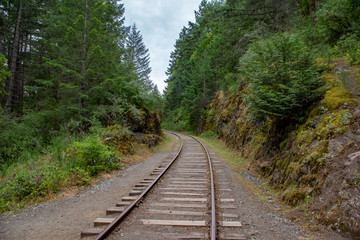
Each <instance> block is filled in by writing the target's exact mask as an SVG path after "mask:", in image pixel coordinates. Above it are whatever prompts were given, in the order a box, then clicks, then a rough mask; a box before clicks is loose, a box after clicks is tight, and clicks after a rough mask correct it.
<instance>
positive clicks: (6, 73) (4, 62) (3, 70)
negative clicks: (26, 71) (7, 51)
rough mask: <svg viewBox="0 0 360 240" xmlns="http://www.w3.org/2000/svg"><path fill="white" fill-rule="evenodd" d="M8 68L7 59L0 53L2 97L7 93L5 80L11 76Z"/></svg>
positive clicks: (0, 90) (0, 91)
mask: <svg viewBox="0 0 360 240" xmlns="http://www.w3.org/2000/svg"><path fill="white" fill-rule="evenodd" d="M7 67H8V66H7V59H6V58H5V56H4V55H3V54H2V53H0V96H1V95H3V94H4V93H5V89H4V87H5V79H6V78H7V77H8V76H10V72H9V71H8V69H7Z"/></svg>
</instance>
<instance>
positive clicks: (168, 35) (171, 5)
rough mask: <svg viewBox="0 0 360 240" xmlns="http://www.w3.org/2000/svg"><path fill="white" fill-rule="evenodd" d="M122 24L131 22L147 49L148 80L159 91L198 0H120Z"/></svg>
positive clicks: (191, 18)
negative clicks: (122, 4)
mask: <svg viewBox="0 0 360 240" xmlns="http://www.w3.org/2000/svg"><path fill="white" fill-rule="evenodd" d="M121 2H122V3H124V6H125V24H126V25H128V26H130V25H133V24H134V22H135V23H136V26H137V27H138V30H140V32H141V34H142V36H143V40H144V43H145V45H146V46H147V47H148V48H149V50H150V58H151V63H150V65H151V68H152V73H151V79H152V80H153V81H154V83H155V84H156V85H158V88H159V90H160V92H162V91H163V90H164V88H165V85H166V84H165V83H164V80H166V75H165V72H166V69H167V67H168V65H169V57H170V53H171V51H173V50H174V44H175V41H176V39H177V38H178V37H179V33H180V31H181V29H182V28H183V26H187V24H188V22H189V21H195V17H194V10H197V9H198V6H199V4H200V2H201V0H197V1H194V0H181V1H179V0H123V1H121Z"/></svg>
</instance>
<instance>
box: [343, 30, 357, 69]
mask: <svg viewBox="0 0 360 240" xmlns="http://www.w3.org/2000/svg"><path fill="white" fill-rule="evenodd" d="M338 46H339V47H338V48H339V51H341V53H342V54H343V55H345V56H346V57H347V58H348V60H349V62H350V63H351V64H359V63H360V36H359V35H357V34H348V35H345V36H343V37H342V38H341V39H340V40H339V41H338Z"/></svg>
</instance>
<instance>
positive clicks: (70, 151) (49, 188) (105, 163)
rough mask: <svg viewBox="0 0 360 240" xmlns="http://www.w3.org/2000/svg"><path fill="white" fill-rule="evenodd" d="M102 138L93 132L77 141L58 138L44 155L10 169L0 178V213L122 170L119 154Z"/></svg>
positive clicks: (14, 165)
mask: <svg viewBox="0 0 360 240" xmlns="http://www.w3.org/2000/svg"><path fill="white" fill-rule="evenodd" d="M99 131H100V132H101V131H102V132H107V133H109V130H104V129H102V130H99ZM100 135H102V134H98V133H93V134H92V135H90V136H87V137H84V138H81V139H78V140H74V138H72V137H69V136H68V137H66V136H63V138H62V139H61V138H60V137H59V138H57V139H56V141H54V143H53V145H51V146H49V147H48V149H47V150H46V154H45V155H44V154H42V155H40V154H35V155H33V156H32V158H29V160H27V161H23V162H18V163H15V164H13V165H10V166H8V167H7V169H6V170H4V172H3V173H6V174H4V175H3V176H2V177H0V196H1V197H0V212H5V211H9V210H14V209H18V208H20V207H22V206H24V205H25V204H27V203H28V202H33V201H39V200H41V199H44V198H47V197H49V196H51V195H52V194H55V193H58V192H59V191H61V190H63V189H65V188H69V187H72V186H84V185H87V184H88V183H89V181H90V180H91V179H92V178H93V177H94V176H96V175H97V174H99V173H100V172H103V171H107V172H108V171H111V170H114V169H119V168H121V167H122V166H123V164H122V163H121V162H120V155H119V153H118V151H117V150H116V148H115V147H113V146H108V145H106V144H105V143H104V141H103V138H102V137H100Z"/></svg>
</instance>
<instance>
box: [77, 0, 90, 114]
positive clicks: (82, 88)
mask: <svg viewBox="0 0 360 240" xmlns="http://www.w3.org/2000/svg"><path fill="white" fill-rule="evenodd" d="M88 7H89V0H86V6H85V23H84V24H85V26H84V33H83V44H82V45H83V49H82V57H81V59H82V63H81V73H80V74H81V80H80V95H81V96H80V103H79V105H80V108H84V103H85V98H84V96H83V95H84V94H85V82H86V76H85V71H86V61H85V60H86V55H87V46H86V45H87V44H86V41H87V39H86V38H87V25H88Z"/></svg>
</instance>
